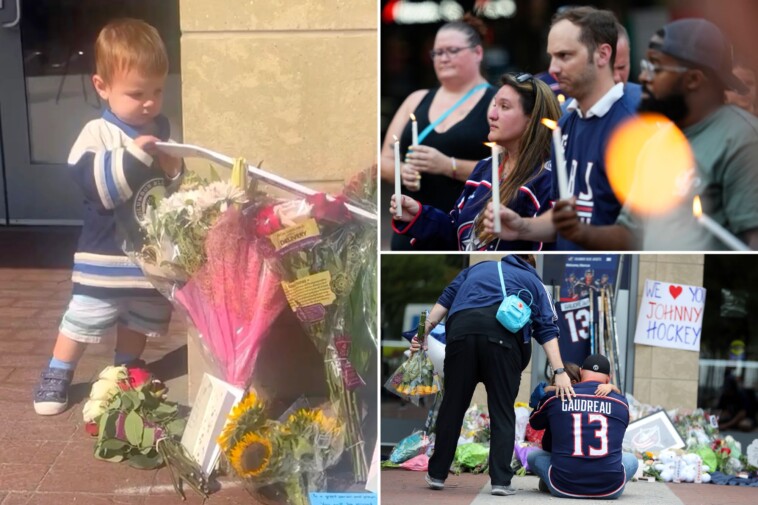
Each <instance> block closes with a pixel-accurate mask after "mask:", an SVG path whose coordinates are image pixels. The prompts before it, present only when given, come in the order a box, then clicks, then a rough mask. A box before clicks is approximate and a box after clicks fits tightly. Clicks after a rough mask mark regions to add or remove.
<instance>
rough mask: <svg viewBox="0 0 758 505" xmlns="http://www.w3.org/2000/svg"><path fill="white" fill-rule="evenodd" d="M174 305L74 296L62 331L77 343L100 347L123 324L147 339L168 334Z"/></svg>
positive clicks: (157, 300)
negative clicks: (104, 339) (105, 338)
mask: <svg viewBox="0 0 758 505" xmlns="http://www.w3.org/2000/svg"><path fill="white" fill-rule="evenodd" d="M170 321H171V303H169V301H168V300H166V299H165V298H161V297H157V296H150V297H143V298H108V299H100V298H93V297H91V296H86V295H74V296H73V297H72V298H71V302H70V303H69V305H68V309H66V313H65V314H64V315H63V320H62V321H61V325H60V328H59V331H60V332H61V333H62V334H63V335H65V336H67V337H68V338H70V339H71V340H75V341H76V342H82V343H87V344H96V343H99V342H100V341H101V340H102V338H103V337H108V336H111V335H114V334H115V329H116V326H117V325H119V324H121V325H124V326H126V327H127V328H129V329H130V330H134V331H136V332H138V333H142V334H143V335H147V336H148V337H160V336H162V335H165V334H166V333H168V325H169V322H170Z"/></svg>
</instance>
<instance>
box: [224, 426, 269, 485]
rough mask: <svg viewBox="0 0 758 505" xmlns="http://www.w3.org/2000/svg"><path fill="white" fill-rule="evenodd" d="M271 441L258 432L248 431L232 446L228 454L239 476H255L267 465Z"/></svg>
mask: <svg viewBox="0 0 758 505" xmlns="http://www.w3.org/2000/svg"><path fill="white" fill-rule="evenodd" d="M270 459H271V441H270V440H268V439H267V438H263V437H261V436H260V435H259V434H258V433H248V434H247V435H245V436H244V437H242V440H240V441H239V443H237V445H235V446H234V449H232V453H231V455H230V456H229V462H230V463H231V465H232V468H234V470H235V471H236V472H237V475H239V476H240V477H257V476H259V475H260V474H261V473H263V471H264V470H266V468H267V467H268V464H269V461H270Z"/></svg>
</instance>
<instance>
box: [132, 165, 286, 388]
mask: <svg viewBox="0 0 758 505" xmlns="http://www.w3.org/2000/svg"><path fill="white" fill-rule="evenodd" d="M244 167H245V164H244V162H243V160H241V159H240V160H237V162H236V163H235V168H234V170H233V173H232V181H229V182H227V181H221V180H213V181H206V180H203V179H201V178H199V177H197V176H187V177H186V178H185V181H184V183H183V185H182V186H181V187H180V189H179V190H178V191H177V192H176V193H174V194H173V195H171V196H169V197H168V198H165V199H163V200H161V201H160V202H159V203H158V206H157V208H156V209H154V210H152V211H150V212H148V214H147V216H146V218H145V220H144V222H143V223H142V225H143V228H144V231H145V236H146V245H145V246H144V247H143V248H142V250H141V251H139V252H138V253H134V254H133V256H134V257H135V258H136V259H137V262H138V264H139V265H140V266H141V267H142V268H143V271H145V273H146V274H147V275H148V278H150V279H151V280H152V281H153V283H154V284H155V285H156V287H158V288H159V289H161V288H162V289H161V291H162V292H163V293H164V294H165V295H167V296H168V297H169V298H170V299H172V300H173V301H174V302H176V303H177V304H178V305H179V306H180V307H182V308H183V309H184V310H185V311H186V312H187V313H188V314H189V316H190V318H191V319H192V322H193V324H194V326H195V327H196V328H197V330H198V333H199V337H200V342H201V344H202V345H203V347H204V348H205V349H206V351H207V355H208V356H209V357H210V358H211V360H212V362H213V363H214V364H215V366H216V371H217V373H218V375H219V377H221V378H222V379H224V380H225V381H227V382H229V383H231V384H233V385H235V386H239V387H244V386H245V385H247V384H248V382H249V380H250V377H251V374H252V368H253V366H254V364H255V359H256V357H257V355H258V352H259V350H260V348H261V345H262V343H263V339H264V336H265V335H266V334H267V332H268V330H269V328H270V326H271V324H272V323H273V322H274V320H275V319H276V317H277V316H278V314H279V313H280V312H281V311H282V310H283V308H284V306H285V301H284V297H283V296H282V294H281V292H280V291H281V289H280V287H279V278H278V276H277V275H276V273H275V272H274V271H273V270H272V269H271V268H269V266H268V264H267V262H266V261H265V257H264V252H263V250H262V249H261V247H260V240H259V239H258V238H257V237H256V236H255V234H254V233H252V232H251V231H250V230H249V226H250V222H249V218H248V216H247V215H246V213H245V211H246V209H247V208H248V207H249V206H250V204H251V202H250V199H249V198H248V194H247V192H246V188H247V185H246V179H245V177H244V170H245V168H244Z"/></svg>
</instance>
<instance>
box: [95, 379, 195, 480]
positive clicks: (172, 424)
mask: <svg viewBox="0 0 758 505" xmlns="http://www.w3.org/2000/svg"><path fill="white" fill-rule="evenodd" d="M166 392H167V389H166V387H165V386H164V385H163V384H162V383H161V382H160V381H157V380H154V379H153V377H152V375H151V374H150V372H148V371H147V370H144V369H142V368H127V367H124V366H118V367H116V366H109V367H107V368H105V369H104V370H103V371H102V372H101V373H100V376H99V378H98V380H97V381H96V382H95V383H94V384H93V385H92V390H91V392H90V397H89V400H88V401H87V403H86V404H85V405H84V411H83V417H84V421H85V423H86V424H85V429H86V430H87V432H88V433H90V434H91V435H93V436H96V437H97V442H96V444H95V457H96V458H98V459H102V460H106V461H113V462H120V461H127V462H128V463H129V465H131V466H133V467H135V468H157V467H158V466H161V465H162V464H163V463H164V462H163V459H162V458H161V455H160V454H159V452H158V450H157V448H156V444H157V442H158V440H160V439H162V438H164V437H169V438H172V437H179V436H180V435H181V434H182V432H183V431H184V423H185V420H184V419H183V418H180V417H179V413H178V408H177V405H176V404H175V403H172V402H168V401H166V399H165V396H166Z"/></svg>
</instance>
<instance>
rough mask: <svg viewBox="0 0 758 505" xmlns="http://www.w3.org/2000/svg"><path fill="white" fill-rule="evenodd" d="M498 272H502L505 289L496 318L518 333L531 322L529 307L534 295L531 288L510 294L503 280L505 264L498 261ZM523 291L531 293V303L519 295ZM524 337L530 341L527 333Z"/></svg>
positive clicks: (503, 287)
mask: <svg viewBox="0 0 758 505" xmlns="http://www.w3.org/2000/svg"><path fill="white" fill-rule="evenodd" d="M497 269H498V273H499V274H500V288H502V290H503V301H502V303H500V307H498V308H497V314H496V315H495V318H496V319H497V320H498V322H499V323H500V324H502V325H503V326H504V327H505V329H506V330H508V331H510V332H511V333H518V332H519V331H521V330H522V329H523V328H524V326H526V325H527V324H528V323H530V322H531V321H532V320H531V317H532V309H531V308H530V307H529V306H530V305H531V304H532V302H534V297H533V296H532V293H531V292H529V290H526V289H521V290H519V291H518V293H516V294H515V295H510V296H508V293H507V292H506V290H505V282H504V281H503V265H502V263H501V262H500V261H498V265H497ZM522 291H526V292H527V293H529V297H530V298H531V301H530V302H529V304H527V303H525V302H524V300H522V299H521V298H520V297H519V295H520V294H521V292H522ZM524 339H525V340H527V341H528V337H527V336H526V335H525V336H524Z"/></svg>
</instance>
